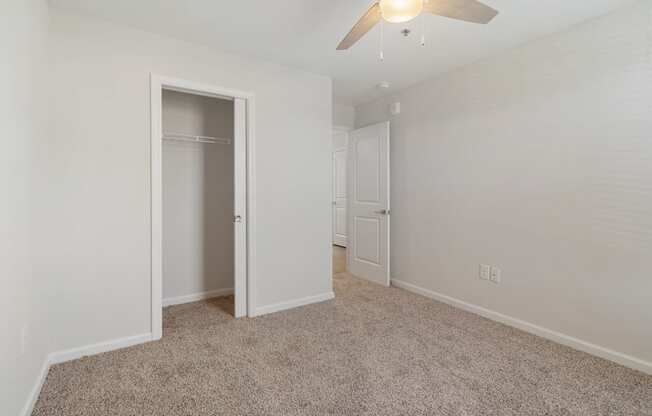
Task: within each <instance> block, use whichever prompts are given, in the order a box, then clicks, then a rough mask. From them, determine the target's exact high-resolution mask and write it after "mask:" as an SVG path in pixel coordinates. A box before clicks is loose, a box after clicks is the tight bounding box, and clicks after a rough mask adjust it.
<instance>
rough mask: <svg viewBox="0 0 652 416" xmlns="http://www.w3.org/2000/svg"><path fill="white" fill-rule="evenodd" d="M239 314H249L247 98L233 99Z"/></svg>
mask: <svg viewBox="0 0 652 416" xmlns="http://www.w3.org/2000/svg"><path fill="white" fill-rule="evenodd" d="M233 157H234V160H233V162H234V163H233V168H234V171H233V178H234V186H233V193H234V195H233V196H234V201H233V210H234V213H233V236H234V238H233V243H234V248H235V250H233V253H234V264H235V265H236V267H235V270H234V272H235V276H234V277H235V279H234V281H235V283H234V295H235V299H234V300H235V317H236V318H240V317H242V316H246V315H247V287H246V284H247V268H246V263H247V101H246V100H245V99H243V98H235V99H234V100H233Z"/></svg>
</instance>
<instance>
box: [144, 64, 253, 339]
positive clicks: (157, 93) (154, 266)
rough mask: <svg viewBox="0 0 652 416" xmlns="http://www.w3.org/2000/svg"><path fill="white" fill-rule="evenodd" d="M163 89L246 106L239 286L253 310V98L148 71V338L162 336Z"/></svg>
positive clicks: (249, 313) (230, 90)
mask: <svg viewBox="0 0 652 416" xmlns="http://www.w3.org/2000/svg"><path fill="white" fill-rule="evenodd" d="M163 89H171V90H175V91H181V92H187V93H192V94H199V95H205V96H211V97H220V98H232V99H235V98H241V99H244V100H246V105H247V127H246V135H247V144H246V147H247V179H246V183H247V214H246V223H245V224H246V227H247V231H246V234H247V253H246V255H245V266H244V267H245V268H246V269H247V270H246V277H245V280H246V282H243V284H242V285H240V286H239V287H244V288H245V290H246V296H245V299H246V303H247V305H246V310H247V312H248V315H249V316H252V311H255V310H256V303H255V300H256V298H255V296H254V293H255V280H256V277H255V276H256V270H255V267H254V265H255V264H256V261H255V258H256V252H255V244H253V237H254V236H255V235H256V233H255V227H256V221H255V219H256V205H255V197H254V196H255V181H256V176H255V169H254V161H255V156H254V148H255V146H254V144H255V130H254V124H255V118H254V117H255V98H254V94H252V93H249V92H242V91H236V90H232V89H228V88H222V87H215V86H211V85H206V84H199V83H195V82H192V81H187V80H183V79H178V78H170V77H164V76H160V75H157V74H150V137H149V154H150V160H149V169H148V172H149V174H150V177H149V179H150V181H149V196H150V213H149V214H150V227H151V232H150V238H151V245H150V259H151V263H150V275H151V299H150V303H151V307H152V309H151V333H152V339H153V340H157V339H161V337H162V336H163V314H162V309H163V291H162V280H163V271H162V207H161V205H162V204H161V200H162V198H161V195H162V173H161V164H162V155H161V153H162V146H161V137H162V125H161V124H162V120H161V119H162V96H161V92H162V90H163Z"/></svg>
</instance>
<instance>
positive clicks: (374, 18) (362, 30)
mask: <svg viewBox="0 0 652 416" xmlns="http://www.w3.org/2000/svg"><path fill="white" fill-rule="evenodd" d="M380 19H381V16H380V5H379V4H378V2H376V3H374V5H373V6H371V7H370V8H369V10H367V13H365V14H364V16H362V17H361V18H360V20H358V23H356V24H355V26H353V28H352V29H351V31H350V32H349V33H348V34H347V35H346V37H345V38H344V39H342V42H340V44H339V45H337V50H338V51H342V50H345V49H349V48H350V47H351V46H353V44H355V43H356V42H357V41H359V40H360V38H362V37H363V36H364V35H365V34H366V33H367V32H369V31H370V30H371V28H373V27H374V26H376V23H378V22H380Z"/></svg>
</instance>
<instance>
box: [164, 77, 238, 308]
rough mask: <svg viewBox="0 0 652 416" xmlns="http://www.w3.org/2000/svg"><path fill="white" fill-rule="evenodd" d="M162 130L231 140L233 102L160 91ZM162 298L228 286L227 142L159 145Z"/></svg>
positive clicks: (230, 258)
mask: <svg viewBox="0 0 652 416" xmlns="http://www.w3.org/2000/svg"><path fill="white" fill-rule="evenodd" d="M163 131H164V132H166V133H182V134H192V135H198V136H210V137H219V138H224V139H233V101H229V100H220V99H216V98H211V97H204V96H200V95H192V94H184V93H181V92H176V91H167V90H166V91H163ZM162 172H163V299H169V298H176V297H180V296H188V295H194V294H198V293H203V292H208V291H212V290H217V289H232V288H233V285H234V274H233V270H234V260H233V145H232V144H231V145H222V144H198V143H187V142H178V141H165V142H164V143H163V167H162Z"/></svg>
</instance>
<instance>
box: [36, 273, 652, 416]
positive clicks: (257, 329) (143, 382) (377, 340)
mask: <svg viewBox="0 0 652 416" xmlns="http://www.w3.org/2000/svg"><path fill="white" fill-rule="evenodd" d="M334 285H335V292H336V299H335V300H333V301H328V302H323V303H319V304H313V305H309V306H306V307H302V308H297V309H292V310H289V311H284V312H279V313H275V314H271V315H267V316H263V317H258V318H253V319H248V318H244V319H239V320H235V319H233V317H232V316H231V315H230V313H231V312H232V309H233V303H232V302H233V301H232V298H231V297H226V298H217V299H213V300H209V301H204V302H196V303H191V304H186V305H178V306H172V307H169V308H166V309H165V311H164V336H163V339H162V340H161V341H157V342H151V343H148V344H143V345H139V346H135V347H131V348H127V349H123V350H118V351H114V352H109V353H105V354H101V355H97V356H94V357H87V358H83V359H80V360H77V361H73V362H69V363H64V364H60V365H56V366H54V367H52V369H51V370H50V373H49V375H48V378H47V381H46V383H45V386H44V388H43V391H42V393H41V396H40V398H39V401H38V403H37V405H36V408H35V410H34V413H33V414H34V415H37V416H46V415H48V416H49V415H67V416H72V415H94V416H99V415H115V416H118V415H167V416H176V415H393V416H394V415H444V416H452V415H501V416H503V415H592V416H593V415H652V377H651V376H647V375H645V374H643V373H639V372H636V371H633V370H629V369H627V368H624V367H621V366H619V365H617V364H614V363H611V362H609V361H605V360H602V359H600V358H596V357H593V356H590V355H588V354H585V353H582V352H578V351H575V350H572V349H570V348H567V347H564V346H561V345H558V344H555V343H553V342H550V341H547V340H544V339H542V338H538V337H536V336H534V335H530V334H527V333H525V332H522V331H519V330H517V329H514V328H511V327H508V326H505V325H502V324H499V323H496V322H492V321H489V320H487V319H484V318H482V317H480V316H477V315H474V314H471V313H468V312H464V311H461V310H459V309H455V308H453V307H451V306H448V305H445V304H443V303H439V302H436V301H432V300H430V299H427V298H425V297H421V296H419V295H415V294H412V293H409V292H406V291H403V290H400V289H396V288H385V287H381V286H378V285H374V284H372V283H368V282H366V281H364V280H360V279H357V278H354V277H352V276H350V275H348V274H346V273H340V274H337V275H336V276H335V278H334Z"/></svg>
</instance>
